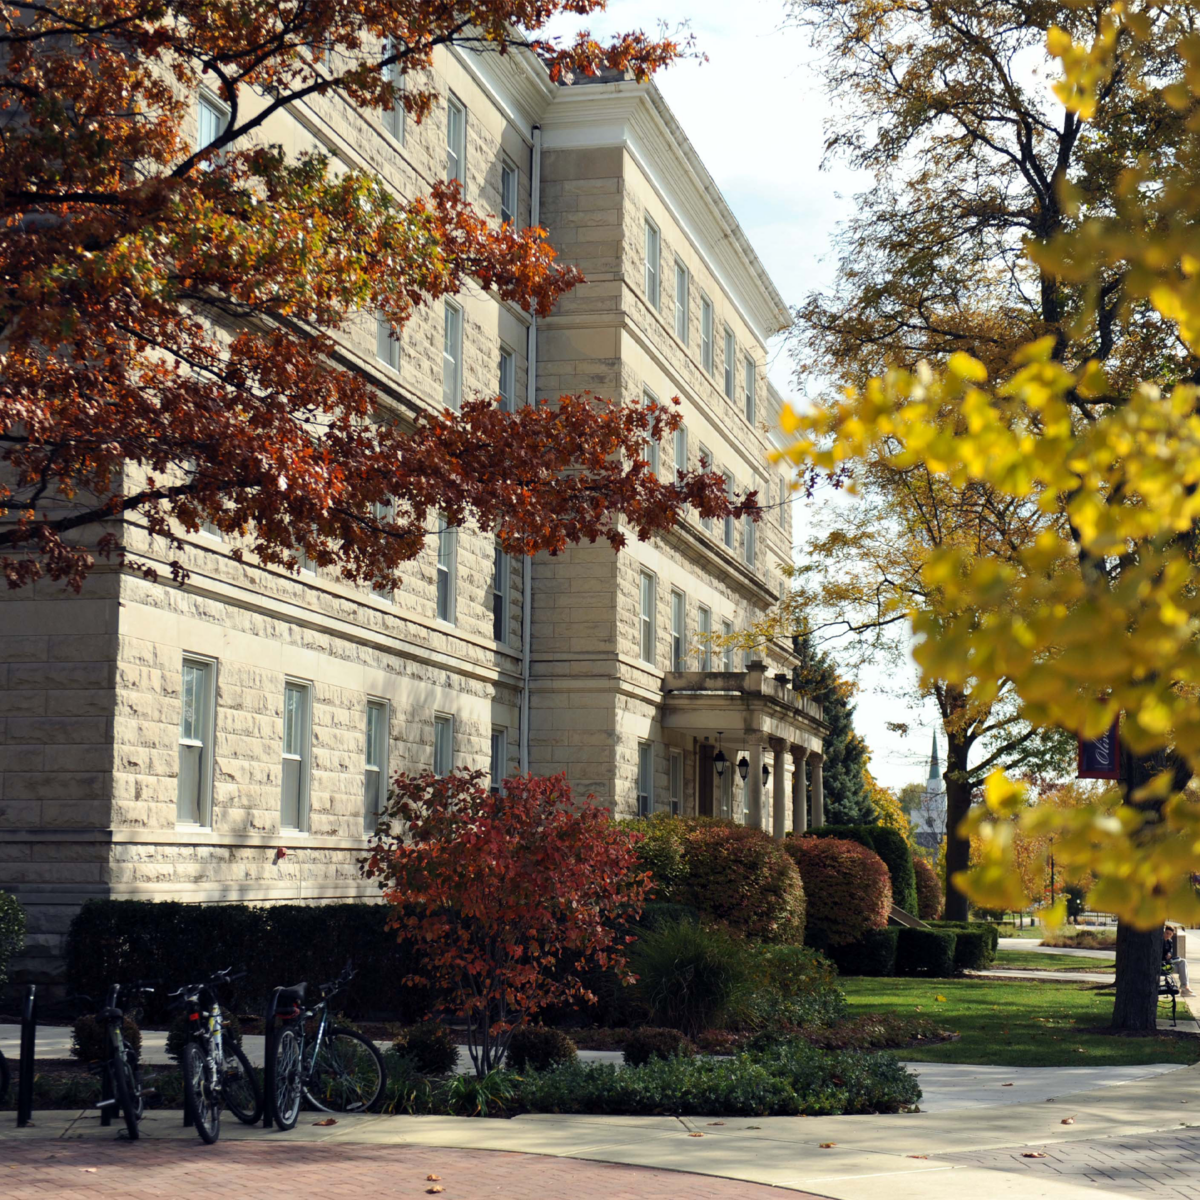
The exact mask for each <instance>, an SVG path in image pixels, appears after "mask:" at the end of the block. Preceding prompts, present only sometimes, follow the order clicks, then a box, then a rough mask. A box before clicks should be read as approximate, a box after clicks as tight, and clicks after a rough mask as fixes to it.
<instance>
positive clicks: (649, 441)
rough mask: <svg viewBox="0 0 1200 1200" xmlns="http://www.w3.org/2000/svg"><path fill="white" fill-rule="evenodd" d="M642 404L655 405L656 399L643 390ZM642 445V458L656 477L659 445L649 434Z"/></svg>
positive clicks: (648, 390) (653, 395)
mask: <svg viewBox="0 0 1200 1200" xmlns="http://www.w3.org/2000/svg"><path fill="white" fill-rule="evenodd" d="M642 403H643V404H657V403H658V397H657V396H656V395H655V394H654V393H653V392H652V391H651V390H650V389H649V388H643V389H642ZM643 444H644V446H645V453H644V454H643V455H642V457H643V458H644V459H645V460H646V461H647V462H648V463H649V464H650V470H651V472H652V473H653V474H654V475H658V473H659V445H658V443H657V442H656V441H655V440H654V439H653V438H651V437H650V435H649V434H647V435H646V440H645V442H644V443H643Z"/></svg>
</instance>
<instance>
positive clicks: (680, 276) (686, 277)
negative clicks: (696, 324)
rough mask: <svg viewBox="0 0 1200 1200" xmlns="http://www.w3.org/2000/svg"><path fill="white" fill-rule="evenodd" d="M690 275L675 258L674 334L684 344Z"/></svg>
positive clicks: (690, 291) (686, 330)
mask: <svg viewBox="0 0 1200 1200" xmlns="http://www.w3.org/2000/svg"><path fill="white" fill-rule="evenodd" d="M680 284H682V285H683V296H682V299H681V297H680ZM691 294H692V276H691V273H690V272H689V271H688V269H687V267H685V266H684V264H683V261H682V259H679V258H677V259H676V260H675V336H676V337H677V338H678V339H679V340H680V341H681V342H682V343H683V344H684V345H685V346H686V345H687V344H688V323H689V322H690V321H691V316H692V313H691V308H692V301H691Z"/></svg>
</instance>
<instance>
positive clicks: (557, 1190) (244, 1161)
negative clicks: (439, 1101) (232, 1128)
mask: <svg viewBox="0 0 1200 1200" xmlns="http://www.w3.org/2000/svg"><path fill="white" fill-rule="evenodd" d="M430 1174H434V1175H438V1176H440V1177H441V1178H440V1179H439V1180H438V1182H437V1183H436V1184H434V1183H433V1182H430V1181H429V1180H428V1179H427V1178H426V1176H428V1175H430ZM435 1186H439V1187H442V1188H444V1189H445V1191H444V1192H443V1193H442V1196H443V1197H444V1200H484V1198H485V1197H487V1198H488V1200H531V1198H534V1197H536V1198H537V1200H667V1198H671V1200H684V1198H686V1200H768V1197H778V1196H779V1195H780V1193H779V1191H778V1190H777V1189H775V1188H769V1187H764V1186H762V1185H760V1184H755V1183H739V1182H738V1181H736V1180H732V1179H715V1178H712V1177H710V1176H707V1175H688V1174H684V1173H682V1172H679V1171H655V1170H649V1169H647V1168H644V1167H626V1166H619V1165H615V1164H612V1163H594V1162H583V1161H581V1160H579V1159H566V1158H549V1157H544V1156H542V1155H536V1154H508V1153H502V1152H494V1151H488V1150H441V1149H433V1150H431V1149H427V1148H424V1147H419V1146H383V1147H379V1146H345V1145H343V1146H314V1145H304V1144H302V1143H297V1144H293V1145H280V1144H278V1143H276V1144H265V1143H264V1144H256V1143H254V1142H218V1143H217V1144H216V1145H215V1146H204V1145H202V1144H201V1143H200V1142H199V1141H196V1142H194V1143H192V1142H179V1141H171V1142H149V1141H140V1142H138V1143H136V1144H129V1143H127V1142H120V1141H116V1140H114V1141H111V1142H96V1141H87V1142H69V1141H42V1142H29V1143H25V1144H23V1145H19V1144H17V1143H15V1142H12V1141H9V1142H7V1143H5V1144H4V1145H3V1146H2V1147H0V1196H3V1197H5V1200H34V1198H35V1197H36V1198H38V1200H49V1198H50V1197H53V1198H54V1200H98V1198H108V1197H112V1198H116V1197H120V1198H121V1200H194V1198H195V1197H200V1196H233V1195H241V1196H246V1197H253V1200H296V1197H305V1196H312V1197H320V1200H369V1198H370V1197H373V1196H379V1197H381V1198H384V1200H416V1198H417V1197H421V1198H424V1197H425V1196H426V1195H427V1194H428V1189H429V1188H431V1187H435ZM787 1194H788V1195H791V1196H796V1197H798V1198H801V1200H802V1198H803V1197H806V1196H809V1193H807V1192H789V1193H787ZM810 1200H815V1198H813V1197H810Z"/></svg>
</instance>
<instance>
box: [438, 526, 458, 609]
mask: <svg viewBox="0 0 1200 1200" xmlns="http://www.w3.org/2000/svg"><path fill="white" fill-rule="evenodd" d="M443 537H446V538H448V539H449V545H450V554H449V560H450V562H449V565H448V567H447V568H446V574H447V576H448V586H447V588H446V609H447V611H448V613H449V615H448V616H445V617H443V616H442V615H441V614H440V613H439V612H437V584H438V577H439V576H440V575H441V572H442V538H443ZM434 571H435V574H434V592H433V603H434V612H435V615H436V616H437V619H438V620H439V621H440V622H441V623H442V624H443V625H456V624H457V623H458V620H457V618H458V529H457V528H456V527H455V526H453V525H448V524H447V523H446V518H445V517H444V516H442V515H441V514H440V513H439V514H438V534H437V561H436V563H435V564H434Z"/></svg>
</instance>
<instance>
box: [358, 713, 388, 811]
mask: <svg viewBox="0 0 1200 1200" xmlns="http://www.w3.org/2000/svg"><path fill="white" fill-rule="evenodd" d="M376 714H378V717H377V719H379V720H381V722H382V730H380V731H379V732H381V733H382V737H380V738H378V739H377V745H376V746H375V755H376V759H377V761H375V762H372V761H371V720H372V718H373V717H376ZM391 728H392V706H391V704H390V702H389V701H387V700H383V699H381V698H380V697H378V696H368V697H367V725H366V736H365V738H364V741H365V747H364V753H363V829H364V830H365V831H366V832H367V833H374V832H375V826H376V825H377V824H378V823H379V817H380V814H381V813H382V812H383V810H384V807H385V806H386V804H387V784H388V749H389V742H390V740H391Z"/></svg>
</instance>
